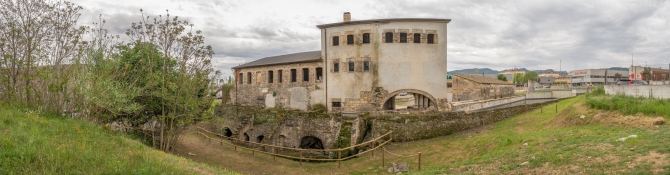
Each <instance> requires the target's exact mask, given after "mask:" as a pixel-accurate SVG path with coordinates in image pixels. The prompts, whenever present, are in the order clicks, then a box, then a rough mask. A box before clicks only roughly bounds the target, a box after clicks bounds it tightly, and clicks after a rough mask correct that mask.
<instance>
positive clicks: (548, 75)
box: [538, 70, 561, 78]
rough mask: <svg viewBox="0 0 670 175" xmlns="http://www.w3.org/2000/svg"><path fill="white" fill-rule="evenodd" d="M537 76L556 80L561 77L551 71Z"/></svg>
mask: <svg viewBox="0 0 670 175" xmlns="http://www.w3.org/2000/svg"><path fill="white" fill-rule="evenodd" d="M538 76H540V77H554V78H558V77H559V76H561V74H560V73H558V72H554V71H553V70H549V71H545V72H542V73H540V74H539V75H538Z"/></svg>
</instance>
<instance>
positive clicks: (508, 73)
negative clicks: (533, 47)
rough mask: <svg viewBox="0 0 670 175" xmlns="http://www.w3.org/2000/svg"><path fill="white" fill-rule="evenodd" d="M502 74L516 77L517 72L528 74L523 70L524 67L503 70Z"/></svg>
mask: <svg viewBox="0 0 670 175" xmlns="http://www.w3.org/2000/svg"><path fill="white" fill-rule="evenodd" d="M500 74H503V75H512V77H514V75H516V74H521V75H524V74H526V71H525V70H522V69H518V68H514V69H507V70H503V71H502V72H500Z"/></svg>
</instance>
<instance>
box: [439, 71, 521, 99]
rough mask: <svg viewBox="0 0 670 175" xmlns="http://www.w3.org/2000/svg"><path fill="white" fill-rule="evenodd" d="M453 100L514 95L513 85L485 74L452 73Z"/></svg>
mask: <svg viewBox="0 0 670 175" xmlns="http://www.w3.org/2000/svg"><path fill="white" fill-rule="evenodd" d="M452 81H453V82H452V83H453V85H452V93H453V97H452V98H453V101H454V102H456V101H468V100H487V99H496V98H503V97H509V96H513V95H514V85H513V84H512V83H510V82H505V81H500V80H498V79H497V78H491V77H486V76H476V75H465V74H454V75H453V80H452Z"/></svg>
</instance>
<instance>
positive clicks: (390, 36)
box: [386, 32, 393, 43]
mask: <svg viewBox="0 0 670 175" xmlns="http://www.w3.org/2000/svg"><path fill="white" fill-rule="evenodd" d="M386 43H393V32H386Z"/></svg>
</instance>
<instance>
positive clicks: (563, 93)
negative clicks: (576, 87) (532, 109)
mask: <svg viewBox="0 0 670 175" xmlns="http://www.w3.org/2000/svg"><path fill="white" fill-rule="evenodd" d="M574 96H576V95H575V93H572V91H551V92H529V93H526V98H527V99H533V98H558V99H561V98H570V97H574Z"/></svg>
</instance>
